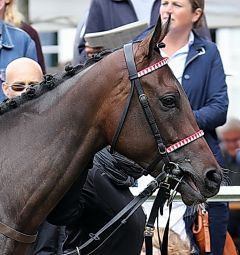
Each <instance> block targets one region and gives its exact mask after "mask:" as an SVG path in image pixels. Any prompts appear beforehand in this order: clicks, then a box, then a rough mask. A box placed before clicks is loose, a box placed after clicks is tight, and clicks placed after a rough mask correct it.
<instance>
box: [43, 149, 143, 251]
mask: <svg viewBox="0 0 240 255" xmlns="http://www.w3.org/2000/svg"><path fill="white" fill-rule="evenodd" d="M142 170H143V169H142V168H141V167H140V166H138V165H137V164H136V163H134V162H132V161H130V160H128V159H126V158H125V157H123V156H121V155H120V154H118V153H116V154H111V153H110V152H109V151H108V149H107V148H105V149H103V150H102V151H100V152H98V153H97V154H96V155H95V158H94V161H93V167H92V168H91V169H90V170H89V172H88V175H87V179H86V182H85V184H84V186H83V187H82V188H81V186H82V185H81V183H80V182H81V181H82V178H79V181H77V182H76V183H74V185H73V186H72V188H71V189H70V190H69V191H68V193H67V194H66V195H65V196H64V198H63V199H62V201H61V202H60V203H59V204H58V206H57V207H56V208H55V209H54V210H53V211H52V212H51V213H50V215H49V216H48V221H49V222H50V223H52V224H56V225H66V233H67V239H66V240H65V242H64V245H63V250H64V252H68V251H72V250H74V249H75V248H76V247H78V246H80V245H81V244H83V243H84V242H85V241H87V240H88V239H89V238H90V236H89V235H90V234H91V233H96V232H97V231H98V230H99V229H101V228H102V227H103V226H104V225H105V224H106V223H107V222H109V221H110V220H111V219H112V218H113V217H114V216H115V215H116V214H117V213H118V212H119V211H121V209H122V208H124V207H125V206H126V205H127V204H128V203H129V202H130V201H131V200H132V199H133V198H134V197H133V195H132V193H131V192H130V190H129V187H130V186H132V185H133V184H134V181H135V179H136V178H138V177H139V176H141V175H142ZM119 223H120V222H117V223H116V224H114V225H113V227H111V228H110V229H108V230H107V231H106V233H104V234H103V235H102V236H100V238H101V240H100V241H96V242H94V243H93V244H91V245H90V246H89V247H87V248H86V249H84V250H82V251H81V254H88V253H89V252H91V251H93V250H94V249H95V248H96V247H97V246H98V245H99V244H100V243H101V242H102V241H103V240H105V238H107V237H108V236H109V235H110V234H111V233H112V232H113V230H114V228H115V227H116V226H118V225H119ZM144 227H145V214H144V212H143V210H142V208H139V209H138V210H137V211H136V212H135V213H134V214H133V215H132V216H131V217H130V218H129V219H128V221H127V223H126V224H124V225H123V226H122V227H120V229H119V230H118V231H116V232H115V233H114V234H113V235H112V236H111V237H110V238H109V239H108V240H106V242H104V243H103V245H102V246H101V247H100V248H99V249H97V250H96V251H94V253H93V254H95V255H97V254H99V255H100V254H104V255H108V254H109V255H112V254H114V255H118V254H119V255H123V254H124V255H128V254H129V255H138V254H140V252H141V248H142V244H143V238H144V236H143V232H144Z"/></svg>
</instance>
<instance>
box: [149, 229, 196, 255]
mask: <svg viewBox="0 0 240 255" xmlns="http://www.w3.org/2000/svg"><path fill="white" fill-rule="evenodd" d="M163 232H164V230H163V228H160V229H159V233H160V238H161V240H162V237H163ZM153 247H155V248H157V249H159V240H158V233H157V229H155V230H154V235H153ZM168 254H169V255H190V254H191V249H190V242H189V241H188V240H185V241H184V240H182V239H181V238H180V236H179V235H178V234H177V233H176V232H174V231H173V230H171V229H169V235H168Z"/></svg>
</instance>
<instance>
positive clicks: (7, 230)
mask: <svg viewBox="0 0 240 255" xmlns="http://www.w3.org/2000/svg"><path fill="white" fill-rule="evenodd" d="M0 233H1V234H3V235H5V236H6V237H9V238H11V239H13V240H15V241H17V242H20V243H29V244H30V243H33V242H35V241H36V238H37V234H35V235H28V234H24V233H22V232H19V231H17V230H15V229H13V228H11V227H9V226H7V225H6V224H4V223H2V222H0Z"/></svg>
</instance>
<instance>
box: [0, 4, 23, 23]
mask: <svg viewBox="0 0 240 255" xmlns="http://www.w3.org/2000/svg"><path fill="white" fill-rule="evenodd" d="M23 20H24V17H23V15H22V14H21V13H20V12H19V11H18V9H17V4H16V1H15V0H8V2H6V7H5V12H4V21H5V22H7V23H9V24H11V25H14V26H16V27H20V26H21V23H22V21H23Z"/></svg>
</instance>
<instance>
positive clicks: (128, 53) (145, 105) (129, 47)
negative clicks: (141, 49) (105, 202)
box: [111, 43, 170, 175]
mask: <svg viewBox="0 0 240 255" xmlns="http://www.w3.org/2000/svg"><path fill="white" fill-rule="evenodd" d="M124 56H125V60H126V63H127V68H128V73H129V80H130V81H131V90H130V93H129V96H128V99H127V103H126V106H125V109H124V111H123V114H122V117H121V119H120V122H119V125H118V127H117V129H116V132H115V134H114V137H113V140H112V146H111V152H113V151H114V149H115V147H116V144H117V141H118V138H119V135H120V133H121V130H122V128H123V125H124V122H125V120H126V117H127V114H128V110H129V107H130V102H131V99H132V97H133V92H134V89H135V90H136V91H137V94H138V99H139V102H140V104H141V106H142V109H143V111H144V114H145V117H146V119H147V122H148V124H149V126H150V128H151V131H152V134H153V136H154V140H155V142H156V145H157V149H158V152H159V154H158V155H159V156H158V157H157V158H156V159H154V160H153V162H152V163H151V164H150V165H149V167H148V168H147V169H146V170H145V172H144V173H143V174H144V175H148V174H150V173H151V172H152V171H153V170H154V167H155V166H156V165H157V164H158V163H159V161H160V160H163V162H164V164H165V165H168V164H169V162H170V160H169V157H168V153H167V151H166V146H165V145H164V143H163V139H162V136H161V134H160V131H159V128H158V126H157V123H156V120H155V118H154V115H153V113H152V110H151V108H150V104H149V101H148V98H147V96H146V94H145V93H144V90H143V87H142V85H141V82H140V77H139V73H138V72H137V69H136V65H135V61H134V54H133V44H132V43H129V44H126V45H124ZM163 64H166V62H163ZM143 75H144V74H143ZM143 75H142V76H143Z"/></svg>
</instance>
